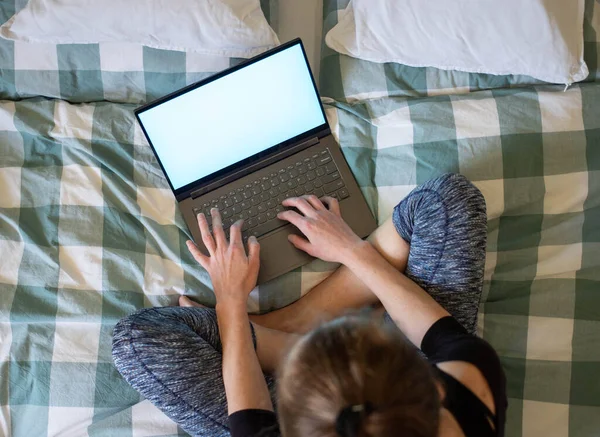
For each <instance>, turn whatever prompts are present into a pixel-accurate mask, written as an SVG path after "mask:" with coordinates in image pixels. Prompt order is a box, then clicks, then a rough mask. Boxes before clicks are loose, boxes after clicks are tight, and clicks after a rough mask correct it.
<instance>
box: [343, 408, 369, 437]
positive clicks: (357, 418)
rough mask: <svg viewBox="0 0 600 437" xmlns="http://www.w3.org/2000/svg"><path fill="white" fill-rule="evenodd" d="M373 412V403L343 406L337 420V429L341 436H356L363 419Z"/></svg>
mask: <svg viewBox="0 0 600 437" xmlns="http://www.w3.org/2000/svg"><path fill="white" fill-rule="evenodd" d="M372 412H373V404H371V403H370V402H365V403H364V404H359V405H350V406H348V407H346V408H343V409H342V411H340V413H339V414H338V416H337V419H336V421H335V430H336V432H337V433H338V435H339V436H340V437H355V436H356V435H357V434H358V431H359V429H360V426H361V425H362V421H363V419H364V418H365V417H367V416H369V415H370V414H371V413H372Z"/></svg>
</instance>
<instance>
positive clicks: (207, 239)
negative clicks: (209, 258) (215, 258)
mask: <svg viewBox="0 0 600 437" xmlns="http://www.w3.org/2000/svg"><path fill="white" fill-rule="evenodd" d="M197 219H198V227H199V228H200V235H202V242H203V243H204V246H205V247H206V250H208V253H210V254H211V255H212V254H213V253H215V240H214V239H213V237H212V234H211V233H210V230H209V229H208V222H207V221H206V216H205V215H204V213H200V214H198V217H197Z"/></svg>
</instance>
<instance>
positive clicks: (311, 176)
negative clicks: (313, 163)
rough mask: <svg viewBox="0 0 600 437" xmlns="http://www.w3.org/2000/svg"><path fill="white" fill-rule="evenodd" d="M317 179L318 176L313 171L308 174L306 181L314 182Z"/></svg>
mask: <svg viewBox="0 0 600 437" xmlns="http://www.w3.org/2000/svg"><path fill="white" fill-rule="evenodd" d="M316 177H317V174H316V173H315V172H314V171H312V170H311V171H309V172H308V173H306V179H308V180H309V181H314V180H315V178H316Z"/></svg>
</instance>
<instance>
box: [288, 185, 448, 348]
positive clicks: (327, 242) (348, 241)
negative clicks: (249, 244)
mask: <svg viewBox="0 0 600 437" xmlns="http://www.w3.org/2000/svg"><path fill="white" fill-rule="evenodd" d="M322 200H323V201H324V202H325V203H326V204H327V205H328V207H329V208H326V207H325V205H324V204H323V203H322V202H321V200H319V199H317V198H316V197H315V196H305V197H296V198H293V199H288V200H285V201H284V202H283V204H284V205H285V206H291V207H294V208H297V209H298V210H299V211H300V212H301V213H302V215H301V214H298V213H297V212H294V211H284V212H282V213H280V214H279V216H278V217H279V218H280V219H282V220H288V221H289V222H290V223H292V224H294V225H295V226H296V227H297V228H298V229H300V231H302V233H303V234H304V235H305V236H306V238H307V239H304V238H301V237H299V236H297V235H291V236H290V242H291V243H292V244H294V245H295V246H296V247H297V248H298V249H301V250H303V251H305V252H307V253H308V254H310V255H312V256H315V257H317V258H321V259H323V260H325V261H332V262H339V263H342V264H344V265H346V266H347V267H348V268H349V269H350V270H351V271H352V273H353V274H354V275H355V276H356V277H358V278H360V280H361V281H362V282H363V283H364V284H365V285H366V286H368V287H369V288H370V289H371V291H372V292H373V293H374V294H375V295H376V296H377V297H378V298H379V300H380V301H381V303H382V304H383V306H384V307H385V309H386V310H387V312H388V313H389V314H390V316H391V317H392V319H393V320H394V322H396V324H397V325H398V327H399V328H400V329H401V330H402V331H403V332H404V334H405V335H406V336H407V337H408V338H409V339H410V340H411V341H412V342H413V343H414V344H415V345H416V346H417V347H420V346H421V340H422V339H423V336H424V335H425V333H426V332H427V331H428V330H429V328H430V327H431V326H432V325H433V324H434V323H435V322H436V321H438V320H439V319H441V318H442V317H445V316H448V315H449V314H448V312H447V311H446V310H444V309H443V308H442V307H441V306H440V305H438V303H437V302H436V301H435V300H433V298H431V296H429V294H427V292H426V291H425V290H423V289H422V288H421V287H419V286H418V285H417V284H416V283H414V282H413V281H411V280H410V279H408V278H407V277H406V276H404V275H403V274H402V273H400V272H399V271H398V270H396V269H395V268H394V267H393V266H391V265H390V264H389V263H388V262H387V261H386V260H385V259H384V258H383V257H382V256H381V255H380V254H379V253H378V252H377V250H376V249H375V248H374V247H373V246H371V244H370V243H368V242H365V241H363V240H361V239H360V238H359V237H358V236H357V235H356V234H355V233H354V232H353V231H352V229H350V227H349V226H348V225H347V224H346V222H344V220H343V219H342V217H341V213H340V207H339V203H338V201H337V200H335V199H333V198H330V197H326V198H323V199H322Z"/></svg>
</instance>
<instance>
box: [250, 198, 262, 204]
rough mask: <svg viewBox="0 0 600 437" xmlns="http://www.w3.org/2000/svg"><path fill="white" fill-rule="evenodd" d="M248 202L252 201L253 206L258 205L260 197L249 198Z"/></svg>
mask: <svg viewBox="0 0 600 437" xmlns="http://www.w3.org/2000/svg"><path fill="white" fill-rule="evenodd" d="M250 203H252V205H254V206H256V205H258V204H259V203H260V197H253V198H252V199H250Z"/></svg>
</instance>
